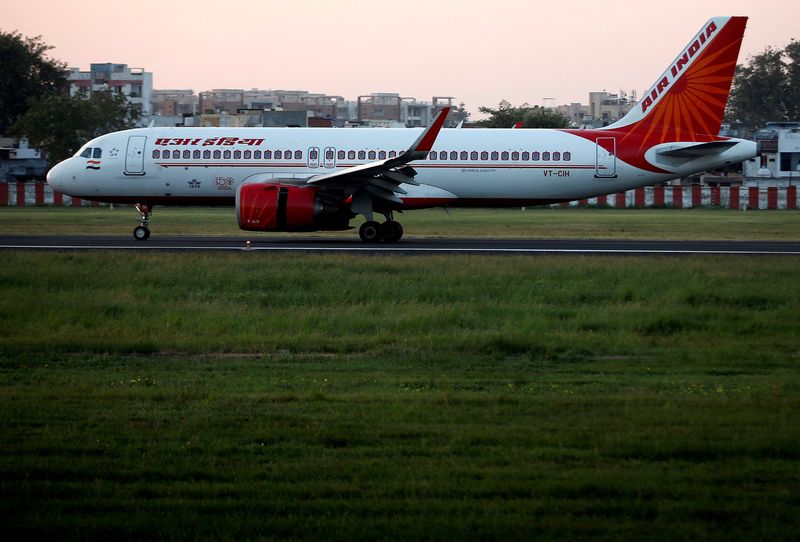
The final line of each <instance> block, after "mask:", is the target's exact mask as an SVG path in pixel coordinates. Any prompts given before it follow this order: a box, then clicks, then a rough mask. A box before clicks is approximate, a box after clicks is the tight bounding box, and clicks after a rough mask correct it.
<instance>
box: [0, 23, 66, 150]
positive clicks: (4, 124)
mask: <svg viewBox="0 0 800 542" xmlns="http://www.w3.org/2000/svg"><path fill="white" fill-rule="evenodd" d="M50 49H52V47H51V46H49V45H46V44H44V43H43V42H42V38H41V36H36V37H34V38H28V37H25V36H22V35H21V34H19V33H18V32H10V33H7V32H3V31H2V30H0V82H2V83H0V134H3V133H5V131H6V130H7V129H8V127H9V126H11V125H12V124H13V123H14V122H15V121H16V120H17V119H18V118H19V117H20V116H21V115H23V114H24V113H25V112H26V111H27V110H28V100H30V99H37V98H44V97H45V96H52V95H55V94H57V93H58V92H59V91H63V90H64V89H65V88H66V84H67V69H66V64H64V63H63V62H59V61H57V60H51V59H48V58H45V56H44V55H45V53H46V52H47V51H48V50H50Z"/></svg>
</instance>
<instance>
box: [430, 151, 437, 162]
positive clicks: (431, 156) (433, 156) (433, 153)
mask: <svg viewBox="0 0 800 542" xmlns="http://www.w3.org/2000/svg"><path fill="white" fill-rule="evenodd" d="M438 156H439V155H438V153H437V152H436V151H431V152H429V153H428V160H436V158H437V157H438Z"/></svg>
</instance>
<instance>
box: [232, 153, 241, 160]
mask: <svg viewBox="0 0 800 542" xmlns="http://www.w3.org/2000/svg"><path fill="white" fill-rule="evenodd" d="M241 157H242V151H233V159H234V160H238V159H240V158H241Z"/></svg>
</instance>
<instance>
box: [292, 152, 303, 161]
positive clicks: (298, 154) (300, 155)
mask: <svg viewBox="0 0 800 542" xmlns="http://www.w3.org/2000/svg"><path fill="white" fill-rule="evenodd" d="M294 159H295V160H302V159H303V151H294Z"/></svg>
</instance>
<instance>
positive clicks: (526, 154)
mask: <svg viewBox="0 0 800 542" xmlns="http://www.w3.org/2000/svg"><path fill="white" fill-rule="evenodd" d="M522 159H523V160H525V161H526V162H527V161H528V160H530V159H531V153H529V152H528V151H523V152H522Z"/></svg>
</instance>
